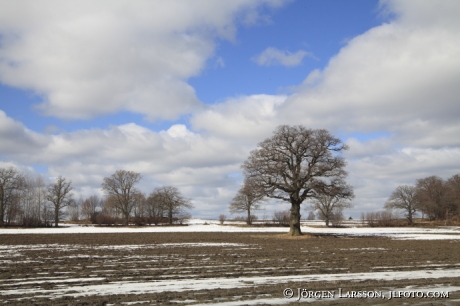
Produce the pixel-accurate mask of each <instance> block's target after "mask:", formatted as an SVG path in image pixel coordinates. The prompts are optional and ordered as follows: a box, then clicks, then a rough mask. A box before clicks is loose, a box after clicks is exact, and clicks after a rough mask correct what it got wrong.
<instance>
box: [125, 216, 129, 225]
mask: <svg viewBox="0 0 460 306" xmlns="http://www.w3.org/2000/svg"><path fill="white" fill-rule="evenodd" d="M125 226H129V214H126V215H125Z"/></svg>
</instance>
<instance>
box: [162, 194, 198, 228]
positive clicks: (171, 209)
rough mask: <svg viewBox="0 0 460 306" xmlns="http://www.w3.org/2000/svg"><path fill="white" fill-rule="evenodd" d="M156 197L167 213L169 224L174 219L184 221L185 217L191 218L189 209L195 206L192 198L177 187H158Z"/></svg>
mask: <svg viewBox="0 0 460 306" xmlns="http://www.w3.org/2000/svg"><path fill="white" fill-rule="evenodd" d="M154 198H155V200H156V201H157V203H158V205H159V206H160V207H161V209H162V210H163V211H164V212H165V213H166V215H167V218H168V220H169V224H172V223H173V221H174V219H177V220H179V221H181V222H182V221H183V220H184V219H187V218H190V214H189V213H188V212H187V209H191V208H193V205H192V203H191V200H190V199H187V198H185V197H184V196H183V195H182V194H181V193H180V191H179V189H177V188H176V187H173V186H164V187H159V188H156V189H155V190H154Z"/></svg>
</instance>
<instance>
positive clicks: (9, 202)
mask: <svg viewBox="0 0 460 306" xmlns="http://www.w3.org/2000/svg"><path fill="white" fill-rule="evenodd" d="M23 182H24V178H23V175H22V174H21V173H20V172H19V171H17V170H16V169H15V168H13V167H8V168H0V226H4V225H5V217H7V216H6V215H8V211H9V210H10V208H11V207H12V206H14V205H16V204H17V203H18V201H19V196H20V191H21V188H22V186H23ZM7 223H8V222H7Z"/></svg>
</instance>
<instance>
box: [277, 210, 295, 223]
mask: <svg viewBox="0 0 460 306" xmlns="http://www.w3.org/2000/svg"><path fill="white" fill-rule="evenodd" d="M290 216H291V212H290V211H289V210H285V211H275V212H274V213H273V222H275V223H277V224H278V225H289V218H290Z"/></svg>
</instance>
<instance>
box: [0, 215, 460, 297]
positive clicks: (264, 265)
mask: <svg viewBox="0 0 460 306" xmlns="http://www.w3.org/2000/svg"><path fill="white" fill-rule="evenodd" d="M347 225H348V227H346V228H326V227H324V226H322V224H321V223H319V222H305V223H304V224H303V226H302V231H303V232H304V233H306V234H313V235H316V236H318V237H319V238H304V239H300V240H293V239H286V237H285V236H283V235H280V234H282V233H287V232H288V231H289V228H287V227H247V226H245V225H244V224H243V223H238V222H233V223H230V222H226V223H225V225H220V224H219V222H218V221H215V220H201V219H192V220H190V222H189V225H188V226H172V227H169V226H146V227H136V226H129V227H97V226H79V225H64V226H62V227H59V228H40V229H22V228H17V229H13V228H6V229H5V228H2V229H0V301H4V302H6V303H7V304H8V303H18V304H36V305H48V304H50V303H53V301H56V303H58V304H59V303H60V304H65V303H66V302H69V303H71V302H78V303H83V304H84V303H88V304H101V305H102V304H106V305H133V304H146V305H164V304H168V305H169V304H178V305H220V306H233V305H242V304H244V305H277V304H289V303H293V302H294V301H296V298H297V294H298V290H299V288H308V290H316V291H321V290H329V291H334V292H335V296H334V297H332V298H328V299H323V300H318V299H316V298H312V297H304V298H302V299H301V300H300V302H309V303H311V302H318V303H322V304H321V305H328V304H327V302H331V303H332V302H334V301H335V302H336V303H337V302H340V304H346V305H369V304H372V303H373V300H372V299H349V298H346V299H343V298H340V297H338V292H339V291H338V290H339V288H340V290H344V291H347V290H358V291H363V290H370V291H379V292H383V294H384V298H385V299H386V300H385V301H387V300H388V297H389V294H390V292H393V291H402V292H411V291H414V290H415V291H417V292H421V294H425V293H427V292H432V291H436V292H438V291H442V292H449V294H450V295H449V298H448V299H440V300H439V299H438V300H436V299H425V300H422V301H425V302H429V303H433V305H438V304H436V303H437V302H440V304H439V305H458V304H459V303H460V257H459V256H458V254H459V253H458V252H459V249H460V227H437V228H411V227H403V228H369V227H360V224H359V222H348V223H347ZM155 233H158V234H159V235H155ZM176 233H177V234H176ZM11 234H13V235H11ZM43 234H45V235H43ZM48 234H50V235H48ZM58 234H64V235H58ZM66 234H68V235H66ZM75 234H77V235H75ZM79 234H82V235H79ZM84 234H86V235H84ZM88 234H89V235H88ZM160 234H161V235H160ZM358 237H359V238H358ZM380 237H388V238H391V239H381V238H380ZM340 238H343V239H340ZM285 288H292V289H293V290H294V295H295V297H294V298H292V299H287V298H285V297H283V290H285ZM374 301H375V300H374ZM400 301H401V303H405V304H411V303H412V302H414V303H415V302H417V303H418V302H420V301H421V300H420V299H419V300H411V299H400ZM397 304H398V303H396V304H391V305H397Z"/></svg>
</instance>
